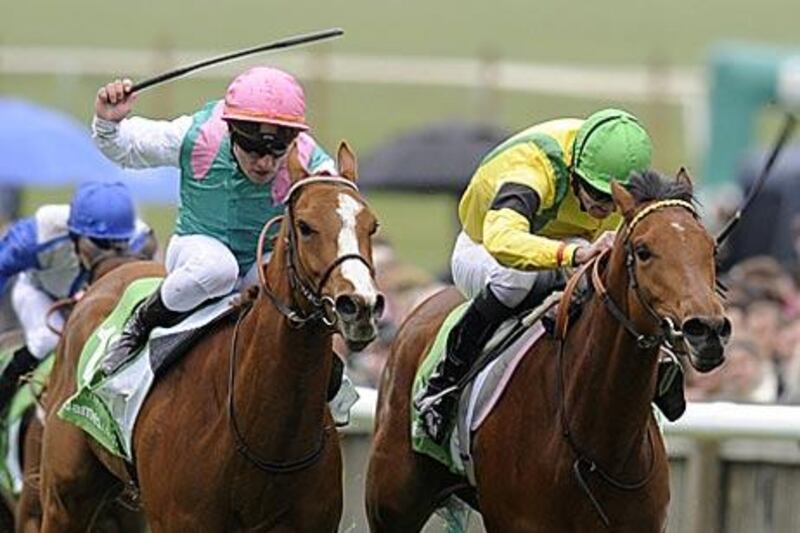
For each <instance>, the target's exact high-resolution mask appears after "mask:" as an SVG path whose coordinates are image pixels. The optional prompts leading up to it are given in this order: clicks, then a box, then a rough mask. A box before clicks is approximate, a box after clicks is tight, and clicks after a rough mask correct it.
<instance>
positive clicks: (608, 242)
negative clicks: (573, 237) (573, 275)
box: [574, 231, 617, 265]
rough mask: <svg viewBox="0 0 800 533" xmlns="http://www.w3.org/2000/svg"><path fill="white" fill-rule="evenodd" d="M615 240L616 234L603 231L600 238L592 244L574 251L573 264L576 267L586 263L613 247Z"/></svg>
mask: <svg viewBox="0 0 800 533" xmlns="http://www.w3.org/2000/svg"><path fill="white" fill-rule="evenodd" d="M616 238H617V232H615V231H604V232H603V234H602V235H600V237H598V238H597V240H596V241H594V242H593V243H592V244H590V245H588V246H579V247H578V248H577V249H576V250H575V259H574V262H575V264H576V265H582V264H584V263H588V262H589V261H591V260H592V259H593V258H594V257H596V256H598V255H600V254H601V253H603V252H604V251H606V250H608V249H610V248H611V247H612V246H614V240H615V239H616Z"/></svg>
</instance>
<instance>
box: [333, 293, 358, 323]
mask: <svg viewBox="0 0 800 533" xmlns="http://www.w3.org/2000/svg"><path fill="white" fill-rule="evenodd" d="M336 312H337V313H339V315H340V316H342V317H343V318H351V317H354V316H356V315H357V314H358V304H357V303H356V301H355V300H354V299H353V298H352V297H351V296H346V295H345V296H339V297H338V298H336Z"/></svg>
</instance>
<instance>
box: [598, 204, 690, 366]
mask: <svg viewBox="0 0 800 533" xmlns="http://www.w3.org/2000/svg"><path fill="white" fill-rule="evenodd" d="M669 207H682V208H684V209H686V210H688V211H689V212H690V213H691V214H692V216H693V217H695V218H697V211H696V210H695V208H694V206H693V205H692V204H691V203H690V202H687V201H685V200H678V199H671V200H661V201H658V202H653V203H651V204H649V205H647V206H646V207H644V208H643V209H642V210H640V211H639V212H638V213H636V215H635V216H634V217H633V219H632V220H631V221H630V223H629V224H628V225H627V226H626V227H625V228H624V232H625V233H624V234H623V241H622V242H623V246H624V247H625V268H626V269H627V271H628V284H629V286H630V288H631V289H633V293H634V294H635V295H636V299H637V300H638V301H639V304H640V305H641V306H642V307H643V308H644V309H645V311H647V313H648V314H649V315H650V316H651V317H652V318H653V320H654V321H655V322H656V324H658V327H659V329H660V332H659V333H658V334H656V335H648V334H645V333H640V332H639V331H638V329H637V328H636V325H635V324H634V323H633V320H631V319H630V317H628V316H627V315H626V314H625V313H624V312H623V311H622V309H621V308H620V306H619V305H618V304H617V303H616V302H615V301H614V299H613V298H612V297H611V295H610V294H609V293H608V290H606V287H605V285H604V284H603V280H602V278H601V276H600V263H601V262H602V260H603V258H604V257H606V256H607V255H608V254H609V253H610V250H606V251H605V252H604V253H603V254H601V255H600V256H599V257H598V258H597V259H596V260H595V262H594V266H593V267H592V286H593V287H594V289H595V290H596V291H597V293H598V294H599V295H600V297H601V299H602V300H603V304H604V305H605V306H606V308H607V309H608V311H609V312H610V313H611V314H612V316H614V318H616V319H617V321H618V322H619V323H620V324H621V325H622V327H624V328H625V330H626V331H628V333H630V334H631V335H632V336H633V337H634V338H635V339H636V345H637V346H638V347H639V348H641V349H643V350H650V349H652V348H655V347H656V346H660V345H661V344H663V343H666V344H667V345H668V346H669V347H670V349H671V350H673V351H682V348H680V346H681V345H682V343H683V331H682V329H681V327H680V326H678V325H676V324H675V321H674V320H673V319H672V318H671V317H667V316H662V315H661V314H659V313H658V311H656V310H655V309H654V308H653V306H652V304H651V303H650V302H649V301H648V300H647V299H646V298H644V297H643V296H642V293H641V289H640V285H639V281H638V280H637V278H636V253H635V252H634V250H633V244H632V243H631V236H632V235H633V231H634V229H635V228H636V226H637V225H638V224H639V223H640V222H641V221H642V220H643V219H644V218H646V217H647V216H648V215H650V214H652V213H654V212H656V211H659V210H661V209H666V208H669Z"/></svg>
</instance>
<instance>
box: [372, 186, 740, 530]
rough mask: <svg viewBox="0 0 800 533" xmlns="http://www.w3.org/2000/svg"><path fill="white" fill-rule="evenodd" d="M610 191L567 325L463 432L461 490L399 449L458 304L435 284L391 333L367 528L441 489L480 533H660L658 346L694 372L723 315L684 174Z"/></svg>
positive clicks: (718, 358) (709, 350)
mask: <svg viewBox="0 0 800 533" xmlns="http://www.w3.org/2000/svg"><path fill="white" fill-rule="evenodd" d="M613 197H614V201H615V203H616V205H617V207H618V208H619V209H620V211H621V213H622V214H623V216H624V219H625V222H624V225H623V227H622V228H621V230H620V231H619V233H618V235H617V240H616V242H615V245H614V247H613V250H612V251H611V252H610V254H607V255H606V256H605V257H603V259H602V261H597V262H596V263H595V264H594V265H593V267H594V268H593V272H592V273H591V276H590V277H591V279H592V285H593V287H594V293H593V294H592V295H591V296H590V298H589V300H588V301H587V303H586V304H585V306H584V307H583V309H582V311H581V315H580V317H579V318H577V320H575V322H574V324H571V325H570V327H569V328H568V329H567V328H561V329H560V331H561V332H562V333H561V334H560V335H559V334H558V330H559V328H557V334H556V336H555V338H549V337H548V338H544V339H542V340H540V341H539V342H537V343H536V344H535V345H534V346H533V347H531V348H530V350H529V352H528V353H527V354H526V356H525V357H524V359H523V360H522V361H521V363H520V364H519V367H518V368H517V370H516V372H515V374H514V376H513V377H512V378H511V380H510V382H509V383H508V385H507V389H506V390H505V392H504V394H503V396H502V397H501V398H500V400H499V402H498V404H497V406H496V407H495V409H494V411H493V412H492V413H491V414H490V415H489V416H488V417H487V418H486V420H485V421H484V423H483V425H482V426H481V427H480V428H478V430H477V431H476V432H475V434H474V435H473V441H472V453H473V460H474V463H475V477H476V486H475V487H470V486H468V485H467V483H466V482H465V480H464V479H462V478H460V477H457V476H455V475H453V474H451V473H449V472H448V471H447V470H446V468H445V467H443V466H442V465H440V464H439V463H437V462H435V461H433V460H432V459H429V458H428V457H426V456H422V455H418V454H416V453H415V452H413V451H412V449H411V443H410V421H409V420H410V419H409V403H410V401H411V386H412V382H413V379H414V374H415V372H416V370H417V367H418V365H419V363H420V360H421V358H422V357H423V356H424V355H425V353H426V352H427V350H428V348H429V347H430V346H431V344H432V342H433V339H434V337H435V335H436V332H437V331H438V329H439V326H440V325H441V323H442V322H443V320H444V318H445V317H446V316H447V315H448V314H449V312H450V311H451V310H452V309H453V308H454V307H455V306H456V305H457V304H458V303H460V302H461V301H462V298H461V296H460V295H459V294H458V293H457V292H456V291H455V290H452V289H451V290H445V291H443V292H441V293H439V294H438V295H435V296H433V297H431V298H430V299H429V300H427V301H426V302H424V303H423V304H422V305H421V306H420V307H419V308H418V309H416V310H415V311H414V313H412V315H411V316H410V317H409V318H408V320H407V321H406V322H405V324H404V325H403V326H402V327H401V330H400V331H399V333H398V336H397V339H396V341H395V345H394V349H393V351H392V355H391V357H390V359H389V361H388V363H387V365H386V368H385V370H384V374H383V378H382V384H381V390H380V395H379V400H378V412H377V420H376V433H375V440H374V444H373V449H372V455H371V458H370V464H369V472H368V478H367V510H368V517H369V521H370V526H371V528H372V531H375V532H412V531H419V530H420V529H421V528H422V526H423V525H424V523H425V522H426V521H427V519H428V517H429V515H430V514H431V513H432V511H433V510H434V509H435V507H437V506H438V504H440V503H441V502H442V501H443V500H444V499H445V498H446V497H447V496H449V495H450V494H452V493H457V494H459V495H462V496H463V497H464V498H466V499H467V501H470V502H472V503H473V504H474V505H475V506H476V507H477V508H478V509H479V510H480V512H481V514H482V515H483V519H484V523H485V525H486V528H487V530H488V531H491V532H503V533H509V532H529V533H552V532H554V531H558V532H560V533H585V532H587V531H603V530H608V531H614V532H620V533H658V532H663V531H664V530H665V528H666V516H667V505H668V503H669V470H668V468H669V467H668V462H667V456H666V452H665V449H664V443H663V440H662V437H661V432H660V431H659V428H658V426H657V423H656V420H655V418H654V415H653V411H652V407H651V400H652V398H653V396H654V392H655V388H656V382H657V365H658V353H659V346H660V345H661V344H662V343H664V342H668V343H670V344H671V345H672V346H673V347H674V348H676V349H680V350H681V351H683V352H684V353H686V354H687V355H688V356H689V360H690V362H691V364H692V365H693V366H694V367H695V368H697V369H698V370H700V371H703V372H707V371H709V370H711V369H712V368H714V367H716V366H718V365H720V364H721V363H722V361H723V359H724V345H725V342H726V341H727V339H728V337H729V335H730V322H729V321H728V320H727V318H725V316H724V315H723V307H722V303H721V301H720V298H719V296H718V295H717V293H716V292H715V283H716V273H715V245H714V240H713V238H712V237H711V236H710V235H709V234H708V232H707V231H706V230H705V228H704V227H703V226H702V225H701V223H700V222H699V221H698V219H697V215H696V213H695V210H694V207H693V204H692V185H691V181H690V179H689V177H688V175H686V173H685V172H684V171H681V172H680V173H679V175H678V178H677V180H675V181H668V180H665V179H663V178H662V177H661V176H659V175H658V174H656V173H653V172H648V173H645V174H644V175H642V176H636V177H634V179H633V182H632V186H631V189H630V192H629V191H627V190H626V189H624V188H622V187H620V186H619V185H617V184H614V186H613ZM584 273H585V274H586V275H589V273H587V272H585V271H584V272H582V273H581V275H583V274H584ZM564 316H566V313H563V314H562V315H561V318H562V320H560V321H559V323H558V325H559V326H561V325H562V324H563V323H564V322H563V317H564Z"/></svg>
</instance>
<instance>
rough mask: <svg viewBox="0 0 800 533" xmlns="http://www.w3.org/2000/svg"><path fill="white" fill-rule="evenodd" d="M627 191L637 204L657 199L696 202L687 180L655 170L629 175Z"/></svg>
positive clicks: (691, 187) (690, 184)
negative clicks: (677, 178)
mask: <svg viewBox="0 0 800 533" xmlns="http://www.w3.org/2000/svg"><path fill="white" fill-rule="evenodd" d="M628 191H629V192H630V193H631V194H632V195H633V197H634V198H635V199H636V203H637V204H643V203H645V202H653V201H658V200H683V201H685V202H690V203H693V204H695V203H697V199H696V198H695V197H694V187H693V186H692V183H691V182H690V181H689V180H675V179H672V178H668V177H666V176H664V175H662V174H659V173H658V172H656V171H655V170H645V171H644V172H641V173H639V172H637V173H634V174H633V175H632V176H631V183H630V185H629V186H628Z"/></svg>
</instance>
